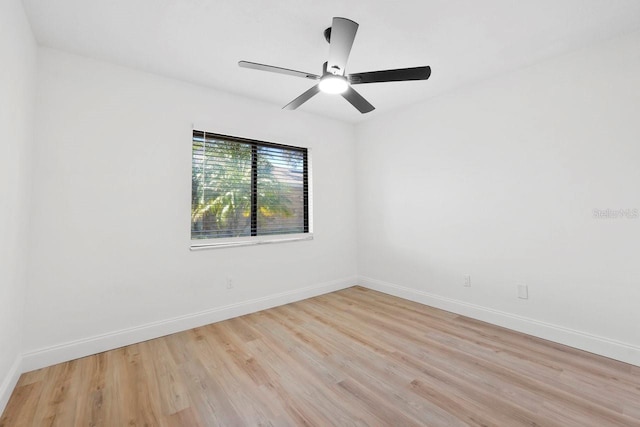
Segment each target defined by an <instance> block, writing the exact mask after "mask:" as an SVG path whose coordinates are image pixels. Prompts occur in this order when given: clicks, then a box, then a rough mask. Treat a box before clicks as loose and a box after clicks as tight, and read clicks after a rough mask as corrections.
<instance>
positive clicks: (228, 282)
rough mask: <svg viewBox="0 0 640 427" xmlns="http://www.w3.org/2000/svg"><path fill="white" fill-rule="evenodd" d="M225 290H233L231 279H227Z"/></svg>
mask: <svg viewBox="0 0 640 427" xmlns="http://www.w3.org/2000/svg"><path fill="white" fill-rule="evenodd" d="M227 289H233V279H232V278H231V277H227Z"/></svg>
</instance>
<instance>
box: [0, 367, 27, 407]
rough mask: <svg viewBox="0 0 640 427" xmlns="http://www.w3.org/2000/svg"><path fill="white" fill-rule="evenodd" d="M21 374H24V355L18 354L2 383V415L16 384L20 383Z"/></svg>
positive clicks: (0, 402) (0, 387) (0, 398)
mask: <svg viewBox="0 0 640 427" xmlns="http://www.w3.org/2000/svg"><path fill="white" fill-rule="evenodd" d="M20 374H22V356H20V355H18V357H16V360H15V361H14V362H13V365H11V369H9V372H8V373H7V375H6V376H5V377H4V381H2V384H0V416H1V415H2V413H3V412H4V408H6V407H7V403H9V398H10V397H11V393H13V389H14V388H15V387H16V384H18V379H19V378H20Z"/></svg>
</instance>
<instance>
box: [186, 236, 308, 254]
mask: <svg viewBox="0 0 640 427" xmlns="http://www.w3.org/2000/svg"><path fill="white" fill-rule="evenodd" d="M220 240H221V241H211V240H209V241H206V242H203V243H193V242H192V243H191V246H190V247H189V249H190V250H192V251H201V250H204V249H221V248H233V247H237V246H256V245H267V244H271V243H288V242H301V241H304V240H313V234H312V233H304V234H293V235H288V236H287V235H284V236H264V237H249V238H246V237H238V238H232V239H220Z"/></svg>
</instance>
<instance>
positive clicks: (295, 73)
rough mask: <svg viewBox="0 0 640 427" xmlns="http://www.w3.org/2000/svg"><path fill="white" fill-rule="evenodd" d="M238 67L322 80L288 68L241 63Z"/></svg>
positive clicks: (313, 75) (247, 62)
mask: <svg viewBox="0 0 640 427" xmlns="http://www.w3.org/2000/svg"><path fill="white" fill-rule="evenodd" d="M238 65H239V66H240V67H242V68H251V69H252V70H260V71H269V72H272V73H278V74H288V75H290V76H296V77H302V78H305V79H311V80H320V76H317V75H315V74H311V73H305V72H304V71H296V70H290V69H288V68H282V67H274V66H273V65H265V64H258V63H257V62H249V61H239V62H238Z"/></svg>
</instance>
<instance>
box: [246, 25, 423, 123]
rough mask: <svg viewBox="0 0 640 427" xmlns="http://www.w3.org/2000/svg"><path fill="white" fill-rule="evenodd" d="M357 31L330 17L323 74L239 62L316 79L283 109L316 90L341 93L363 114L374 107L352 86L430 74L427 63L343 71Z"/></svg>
mask: <svg viewBox="0 0 640 427" xmlns="http://www.w3.org/2000/svg"><path fill="white" fill-rule="evenodd" d="M357 31H358V24H357V23H356V22H354V21H352V20H350V19H346V18H338V17H336V18H333V22H332V25H331V27H330V28H327V29H326V30H325V31H324V37H325V38H326V40H327V42H329V60H328V61H327V62H325V63H324V65H323V67H322V76H318V75H316V74H313V73H305V72H302V71H296V70H290V69H288V68H281V67H274V66H272V65H265V64H259V63H256V62H249V61H240V62H238V65H239V66H240V67H243V68H250V69H254V70H261V71H269V72H272V73H279V74H288V75H292V76H296V77H302V78H306V79H310V80H316V81H318V80H319V81H318V83H316V84H315V85H314V86H313V87H311V88H310V89H309V90H307V91H306V92H304V93H303V94H302V95H300V96H299V97H297V98H296V99H294V100H293V101H291V102H290V103H288V104H287V105H285V106H284V107H283V109H286V110H295V109H296V108H298V107H299V106H301V105H302V104H304V103H305V102H307V101H308V100H309V99H311V98H312V97H313V96H315V95H316V94H317V93H318V92H323V93H327V94H334V95H337V94H340V95H342V97H343V98H344V99H346V100H347V101H349V103H350V104H351V105H353V106H354V107H355V108H356V109H357V110H358V111H360V113H362V114H364V113H368V112H370V111H373V110H374V109H375V107H374V106H373V105H371V104H370V103H369V102H368V101H367V100H366V99H364V97H362V95H360V94H359V93H358V92H356V91H355V89H353V87H352V86H353V85H357V84H365V83H382V82H399V81H408V80H427V79H428V78H429V76H430V75H431V67H428V66H424V67H413V68H399V69H395V70H384V71H370V72H366V73H355V74H345V70H346V66H347V60H348V59H349V54H350V53H351V47H352V46H353V41H354V40H355V37H356V32H357Z"/></svg>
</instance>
